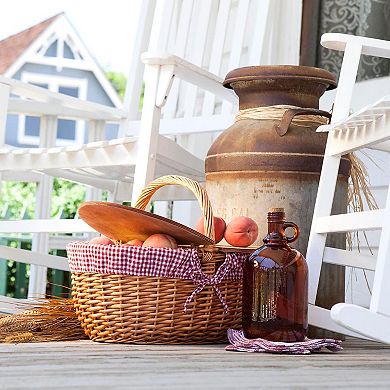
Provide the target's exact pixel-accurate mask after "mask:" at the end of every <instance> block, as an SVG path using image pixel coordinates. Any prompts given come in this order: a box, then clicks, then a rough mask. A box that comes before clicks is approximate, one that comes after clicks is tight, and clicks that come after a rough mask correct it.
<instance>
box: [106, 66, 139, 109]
mask: <svg viewBox="0 0 390 390" xmlns="http://www.w3.org/2000/svg"><path fill="white" fill-rule="evenodd" d="M106 76H107V78H108V80H109V81H110V82H111V84H112V86H113V87H114V89H115V90H116V92H117V93H118V95H119V97H120V98H121V99H122V100H123V99H124V97H125V91H126V83H127V80H126V76H125V75H124V74H123V73H119V72H113V71H108V72H106ZM144 92H145V83H142V88H141V96H140V99H139V109H140V110H142V105H143V102H144Z"/></svg>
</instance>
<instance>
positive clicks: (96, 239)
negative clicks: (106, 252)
mask: <svg viewBox="0 0 390 390" xmlns="http://www.w3.org/2000/svg"><path fill="white" fill-rule="evenodd" d="M89 243H90V244H100V245H110V244H112V241H111V240H110V239H109V238H107V237H104V236H100V237H94V238H92V240H89Z"/></svg>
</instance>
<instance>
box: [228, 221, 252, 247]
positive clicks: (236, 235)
mask: <svg viewBox="0 0 390 390" xmlns="http://www.w3.org/2000/svg"><path fill="white" fill-rule="evenodd" d="M258 234H259V228H258V226H257V223H256V222H255V221H254V220H253V219H251V218H249V217H243V216H242V217H236V218H233V219H232V220H231V221H230V222H229V223H228V225H227V227H226V230H225V234H224V237H225V240H226V241H227V242H228V243H229V244H230V245H232V246H239V247H245V246H249V245H251V244H253V243H254V242H255V241H256V239H257V236H258Z"/></svg>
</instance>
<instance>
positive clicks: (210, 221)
mask: <svg viewBox="0 0 390 390" xmlns="http://www.w3.org/2000/svg"><path fill="white" fill-rule="evenodd" d="M175 184H177V185H181V186H183V187H186V188H188V189H189V190H191V191H192V192H193V193H194V195H195V197H196V199H197V200H198V203H199V206H200V208H201V210H202V214H203V216H204V231H205V236H207V237H208V238H210V239H212V240H213V241H215V235H214V218H213V210H212V209H211V203H210V199H209V197H208V195H207V192H206V190H205V189H204V188H203V187H202V186H201V185H200V184H199V183H197V182H196V181H194V180H192V179H189V178H187V177H184V176H177V175H167V176H162V177H159V178H158V179H156V180H153V181H152V182H151V183H149V184H148V185H147V186H146V187H145V188H144V189H143V190H142V192H141V194H140V196H139V197H138V199H137V202H136V203H135V206H134V207H135V208H137V209H141V210H145V208H146V206H147V205H148V203H149V201H150V199H151V198H152V196H153V195H154V193H155V192H156V191H157V190H158V189H159V188H161V187H164V186H167V185H175Z"/></svg>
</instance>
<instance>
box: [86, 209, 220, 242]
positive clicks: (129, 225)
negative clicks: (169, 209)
mask: <svg viewBox="0 0 390 390" xmlns="http://www.w3.org/2000/svg"><path fill="white" fill-rule="evenodd" d="M79 215H80V218H81V219H82V220H83V221H85V222H86V223H87V224H88V225H89V226H91V227H93V228H94V229H95V230H96V231H98V232H99V233H101V234H103V235H104V236H106V237H108V238H111V239H113V240H120V241H122V242H128V241H130V240H133V239H139V240H142V241H144V240H146V239H147V238H148V237H149V236H151V235H152V234H157V233H163V234H169V235H170V236H172V237H174V238H175V240H176V241H177V243H178V244H180V245H190V244H194V245H208V244H213V243H214V242H213V240H212V239H210V238H208V237H206V236H204V235H203V234H201V233H199V232H197V231H196V230H193V229H191V228H189V227H188V226H185V225H182V224H180V223H178V222H175V221H171V220H170V219H168V218H164V217H161V216H159V215H155V214H152V213H149V212H147V211H144V210H140V209H136V208H134V207H130V206H123V205H120V204H117V203H110V202H85V203H83V204H82V205H81V206H80V208H79Z"/></svg>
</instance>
